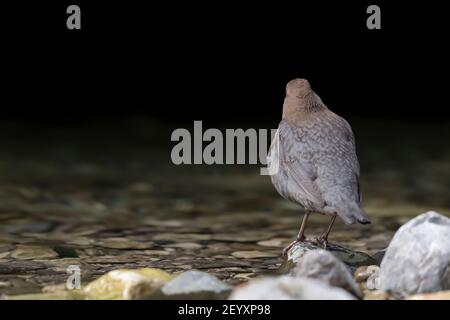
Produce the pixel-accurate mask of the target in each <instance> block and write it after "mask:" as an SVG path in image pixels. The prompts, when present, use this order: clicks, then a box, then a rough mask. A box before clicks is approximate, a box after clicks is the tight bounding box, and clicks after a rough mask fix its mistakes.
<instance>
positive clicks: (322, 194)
mask: <svg viewBox="0 0 450 320" xmlns="http://www.w3.org/2000/svg"><path fill="white" fill-rule="evenodd" d="M267 164H268V167H269V174H270V178H271V181H272V184H273V186H274V187H275V189H276V190H277V192H278V193H279V194H280V195H281V196H282V197H283V198H284V199H286V200H289V201H292V202H294V203H296V204H299V205H300V206H302V207H303V208H304V210H305V214H304V216H303V219H302V223H301V226H300V230H299V232H298V235H297V238H296V239H295V240H294V241H293V242H292V243H291V244H289V245H288V246H287V247H286V248H284V250H283V254H286V253H287V252H288V250H289V249H290V248H291V247H292V246H293V245H294V244H296V243H297V242H302V241H305V239H306V238H305V234H304V232H305V227H306V223H307V221H308V218H309V216H310V214H311V213H313V212H315V213H319V214H324V215H329V216H331V222H330V224H329V226H328V228H327V229H326V231H325V233H323V234H322V236H320V237H319V238H317V240H318V241H319V242H320V243H322V244H323V245H324V247H325V248H326V246H327V243H328V235H329V234H330V232H331V229H332V227H333V224H334V221H335V219H336V216H339V217H340V218H341V219H342V220H343V221H344V222H345V223H346V224H355V223H360V224H370V223H371V220H370V218H369V217H368V216H367V214H366V213H365V211H364V210H363V208H362V193H361V187H360V180H359V179H360V165H359V162H358V157H357V155H356V147H355V137H354V134H353V131H352V129H351V126H350V124H349V123H348V122H347V121H346V120H345V119H344V118H342V117H340V116H338V115H337V114H336V113H334V112H332V111H331V110H330V109H328V107H327V106H326V105H325V104H324V103H323V101H322V99H321V98H320V97H319V96H318V95H317V94H316V93H315V92H314V91H313V90H312V88H311V86H310V84H309V82H308V81H307V80H305V79H294V80H291V81H289V82H288V83H287V85H286V96H285V98H284V103H283V114H282V119H281V121H280V123H279V126H278V130H277V132H276V135H275V137H274V139H273V141H272V143H271V146H270V148H269V151H268V156H267ZM271 171H272V172H271Z"/></svg>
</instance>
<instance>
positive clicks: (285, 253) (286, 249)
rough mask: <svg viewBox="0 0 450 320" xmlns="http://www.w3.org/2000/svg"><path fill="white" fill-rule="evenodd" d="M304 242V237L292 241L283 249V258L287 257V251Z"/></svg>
mask: <svg viewBox="0 0 450 320" xmlns="http://www.w3.org/2000/svg"><path fill="white" fill-rule="evenodd" d="M303 241H305V237H303V238H297V239H295V240H294V241H292V242H291V243H290V244H289V245H288V246H287V247H286V248H284V249H283V256H287V253H288V252H289V250H290V249H291V248H292V247H293V246H294V245H295V244H297V243H299V242H303Z"/></svg>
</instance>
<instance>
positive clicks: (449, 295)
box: [406, 290, 450, 300]
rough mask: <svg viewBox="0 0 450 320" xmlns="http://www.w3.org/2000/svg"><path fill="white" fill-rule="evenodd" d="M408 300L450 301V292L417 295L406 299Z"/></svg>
mask: <svg viewBox="0 0 450 320" xmlns="http://www.w3.org/2000/svg"><path fill="white" fill-rule="evenodd" d="M406 300H450V290H446V291H439V292H434V293H422V294H415V295H413V296H410V297H408V298H406Z"/></svg>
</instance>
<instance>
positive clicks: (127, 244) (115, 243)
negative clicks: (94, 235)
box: [95, 238, 152, 249]
mask: <svg viewBox="0 0 450 320" xmlns="http://www.w3.org/2000/svg"><path fill="white" fill-rule="evenodd" d="M95 245H97V246H100V247H104V248H110V249H150V248H151V247H152V246H151V245H150V244H148V243H143V242H138V241H133V240H129V239H126V238H106V239H101V240H98V241H96V242H95Z"/></svg>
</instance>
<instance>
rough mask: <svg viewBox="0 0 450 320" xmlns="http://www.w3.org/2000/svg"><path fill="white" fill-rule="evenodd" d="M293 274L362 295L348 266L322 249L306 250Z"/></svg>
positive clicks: (358, 295)
mask: <svg viewBox="0 0 450 320" xmlns="http://www.w3.org/2000/svg"><path fill="white" fill-rule="evenodd" d="M291 275H292V276H295V277H305V278H312V279H317V280H321V281H324V282H326V283H327V284H329V285H330V286H334V287H340V288H342V289H345V290H347V291H349V292H351V293H352V294H354V295H355V296H357V297H360V298H361V297H362V293H361V291H360V290H359V287H358V284H357V283H356V282H355V280H353V277H352V275H351V273H350V271H349V269H348V267H347V266H346V265H345V264H344V263H343V262H342V261H340V260H339V259H338V258H336V257H335V256H334V255H333V254H332V253H330V252H328V251H325V250H322V249H318V250H313V251H309V252H306V253H305V254H304V256H303V257H302V259H300V261H298V262H297V264H296V265H295V267H294V269H293V270H292V272H291Z"/></svg>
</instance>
